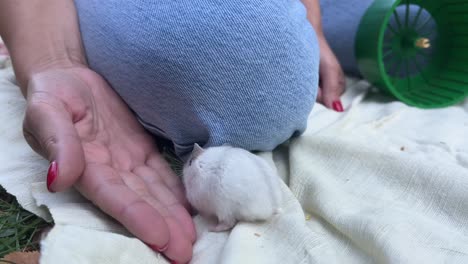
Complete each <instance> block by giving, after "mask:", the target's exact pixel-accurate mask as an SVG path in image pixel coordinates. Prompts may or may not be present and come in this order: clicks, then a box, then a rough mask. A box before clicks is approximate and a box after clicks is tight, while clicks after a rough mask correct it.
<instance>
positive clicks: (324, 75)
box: [302, 0, 345, 112]
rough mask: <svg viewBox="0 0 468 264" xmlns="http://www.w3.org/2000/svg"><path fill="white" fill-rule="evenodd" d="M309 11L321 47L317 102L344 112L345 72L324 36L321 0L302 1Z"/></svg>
mask: <svg viewBox="0 0 468 264" xmlns="http://www.w3.org/2000/svg"><path fill="white" fill-rule="evenodd" d="M302 3H303V4H304V6H305V7H306V9H307V19H308V20H309V21H310V23H311V24H312V26H313V27H314V29H315V32H316V33H317V37H318V41H319V45H320V66H319V91H318V95H317V101H318V102H320V103H323V104H324V105H325V106H326V107H328V108H333V109H334V110H335V111H338V112H343V105H342V104H341V100H340V96H341V94H343V92H344V90H345V79H344V74H343V70H342V69H341V66H340V64H339V62H338V60H337V59H336V56H335V54H333V51H332V50H331V48H330V46H329V45H328V42H327V40H326V38H325V35H324V34H323V29H322V17H321V14H320V2H319V0H302Z"/></svg>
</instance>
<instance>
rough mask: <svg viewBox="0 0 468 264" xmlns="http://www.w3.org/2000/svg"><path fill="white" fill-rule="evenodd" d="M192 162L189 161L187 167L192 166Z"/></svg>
mask: <svg viewBox="0 0 468 264" xmlns="http://www.w3.org/2000/svg"><path fill="white" fill-rule="evenodd" d="M192 161H193V158H192V159H190V160H189V163H188V165H189V166H192Z"/></svg>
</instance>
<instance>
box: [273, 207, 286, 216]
mask: <svg viewBox="0 0 468 264" xmlns="http://www.w3.org/2000/svg"><path fill="white" fill-rule="evenodd" d="M283 212H284V210H283V209H282V208H281V207H278V208H276V209H275V210H274V211H273V215H279V214H282V213H283Z"/></svg>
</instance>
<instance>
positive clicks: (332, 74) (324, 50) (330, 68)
mask: <svg viewBox="0 0 468 264" xmlns="http://www.w3.org/2000/svg"><path fill="white" fill-rule="evenodd" d="M318 38H319V44H320V66H319V91H318V95H317V101H318V102H320V103H323V104H324V105H325V106H327V107H328V108H333V109H334V110H335V111H338V112H343V105H342V104H341V100H340V96H341V95H342V94H343V92H344V90H345V78H344V73H343V70H342V69H341V66H340V64H339V62H338V60H337V59H336V56H335V54H334V53H333V51H332V50H331V48H330V46H328V43H327V40H326V39H325V36H324V35H323V34H321V33H319V37H318Z"/></svg>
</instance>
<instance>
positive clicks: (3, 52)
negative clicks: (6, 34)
mask: <svg viewBox="0 0 468 264" xmlns="http://www.w3.org/2000/svg"><path fill="white" fill-rule="evenodd" d="M0 55H3V56H9V55H10V54H9V53H8V49H7V47H6V46H5V44H3V43H0Z"/></svg>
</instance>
